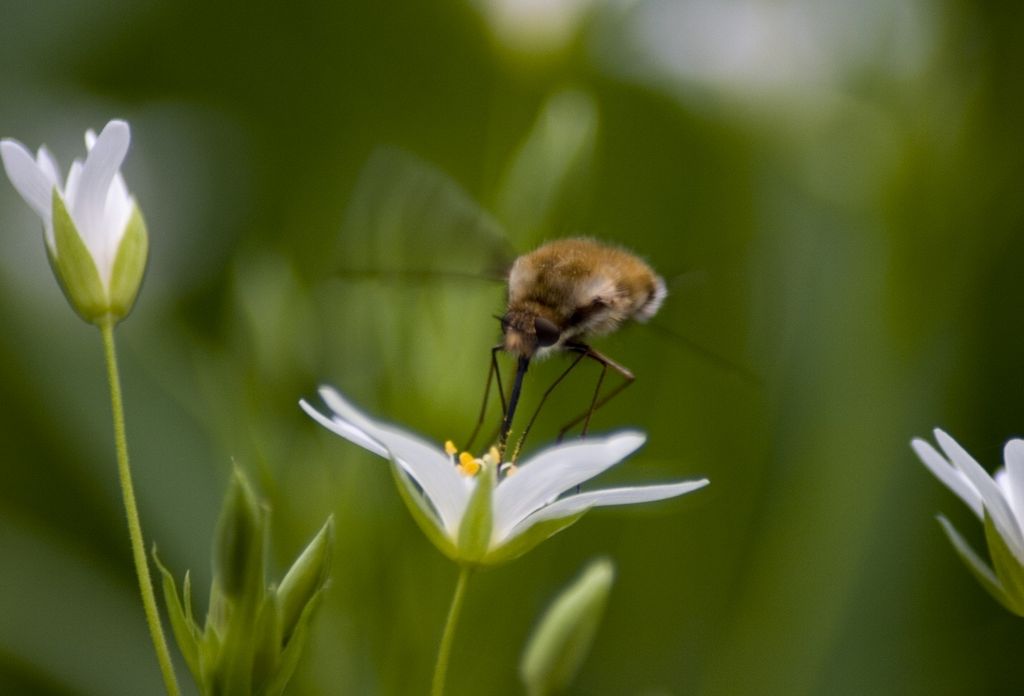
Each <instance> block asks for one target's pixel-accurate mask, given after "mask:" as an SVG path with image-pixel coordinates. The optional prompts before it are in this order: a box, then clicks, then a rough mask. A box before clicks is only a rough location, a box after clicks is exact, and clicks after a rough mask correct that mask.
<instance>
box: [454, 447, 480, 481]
mask: <svg viewBox="0 0 1024 696" xmlns="http://www.w3.org/2000/svg"><path fill="white" fill-rule="evenodd" d="M459 471H460V472H462V475H463V476H476V475H477V474H478V473H479V472H480V460H479V459H476V458H475V457H473V455H472V454H470V453H469V452H463V453H462V454H460V455H459Z"/></svg>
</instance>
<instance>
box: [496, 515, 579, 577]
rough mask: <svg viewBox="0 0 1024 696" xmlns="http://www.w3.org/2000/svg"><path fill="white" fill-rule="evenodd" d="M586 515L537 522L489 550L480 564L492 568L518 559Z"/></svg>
mask: <svg viewBox="0 0 1024 696" xmlns="http://www.w3.org/2000/svg"><path fill="white" fill-rule="evenodd" d="M586 513H587V511H586V510H581V511H580V512H577V513H575V514H572V515H569V516H568V517H559V518H557V519H553V520H544V521H543V522H538V523H537V524H535V525H533V526H532V527H530V528H529V529H527V530H526V531H524V532H522V533H520V534H517V535H516V536H514V537H513V538H512V539H510V540H508V541H507V542H505V543H504V544H502V545H501V546H499V547H498V548H496V549H491V551H490V553H488V554H487V555H486V556H484V558H483V559H482V560H481V562H480V564H481V565H488V566H493V565H499V564H501V563H507V562H508V561H511V560H514V559H516V558H519V557H520V556H522V555H523V554H524V553H526V552H527V551H530V550H531V549H533V547H534V546H536V545H537V544H539V543H541V542H542V541H544V540H546V539H548V538H550V537H552V536H554V535H555V534H558V533H559V532H560V531H562V530H563V529H565V528H566V527H570V526H572V525H573V524H575V523H576V520H578V519H579V518H581V517H583V515H585V514H586Z"/></svg>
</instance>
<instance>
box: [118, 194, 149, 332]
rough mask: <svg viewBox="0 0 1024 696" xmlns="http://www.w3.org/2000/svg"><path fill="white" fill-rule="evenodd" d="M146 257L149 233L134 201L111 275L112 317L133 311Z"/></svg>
mask: <svg viewBox="0 0 1024 696" xmlns="http://www.w3.org/2000/svg"><path fill="white" fill-rule="evenodd" d="M148 258H149V235H148V234H147V233H146V223H145V221H144V220H143V219H142V213H141V212H139V207H138V206H137V205H134V204H133V205H132V214H131V217H130V218H129V219H128V226H127V227H126V228H125V231H124V236H123V237H122V238H121V244H120V246H118V248H117V257H116V258H115V259H114V268H113V269H112V271H111V275H110V313H111V314H112V315H113V316H114V317H115V318H117V319H123V318H124V317H126V316H128V313H129V312H130V311H132V305H134V304H135V297H136V296H137V295H138V293H139V286H141V285H142V277H143V275H144V274H145V273H146V260H147V259H148Z"/></svg>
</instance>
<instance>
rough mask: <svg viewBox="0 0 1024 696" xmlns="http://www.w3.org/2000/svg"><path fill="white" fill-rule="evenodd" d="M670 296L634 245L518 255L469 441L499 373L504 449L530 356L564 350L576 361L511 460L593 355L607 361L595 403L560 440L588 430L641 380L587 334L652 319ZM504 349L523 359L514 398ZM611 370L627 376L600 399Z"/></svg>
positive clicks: (577, 245)
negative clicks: (503, 373)
mask: <svg viewBox="0 0 1024 696" xmlns="http://www.w3.org/2000/svg"><path fill="white" fill-rule="evenodd" d="M666 294H667V291H666V289H665V282H664V281H663V280H662V279H661V278H660V277H659V276H658V275H657V274H655V272H654V271H653V270H652V269H651V267H650V266H648V265H647V264H646V263H645V262H644V261H642V260H641V259H639V258H638V257H637V256H635V255H633V254H631V253H629V252H628V251H625V250H623V249H619V248H617V247H614V246H609V245H607V244H603V243H601V242H598V241H596V240H593V239H586V238H574V239H562V240H558V241H554V242H549V243H547V244H545V245H543V246H541V247H539V248H538V249H536V250H534V251H532V252H530V253H528V254H524V255H522V256H520V257H519V258H517V259H516V261H515V263H513V265H512V269H511V271H510V272H509V275H508V308H507V310H506V311H505V314H504V316H502V317H501V318H500V319H501V329H502V334H503V338H502V342H501V343H499V344H498V345H496V346H494V347H493V348H492V349H491V366H490V370H489V372H488V376H487V384H486V387H485V391H484V401H483V405H482V407H481V410H480V418H479V420H478V422H477V425H476V428H475V429H474V430H473V434H472V436H471V437H470V445H471V444H472V441H473V440H474V439H475V438H476V435H477V433H478V432H479V430H480V425H481V423H482V422H483V419H484V414H485V411H486V409H487V398H488V395H489V393H490V387H491V381H492V379H493V377H494V375H495V374H496V373H498V380H497V382H498V394H499V397H500V399H501V403H502V412H503V417H502V421H501V426H500V429H499V435H498V448H499V450H500V451H501V452H502V453H504V451H505V447H506V443H507V440H508V434H509V431H510V430H511V427H512V419H513V417H514V416H515V412H516V406H517V405H518V403H519V395H520V392H521V390H522V384H523V377H524V376H525V375H526V371H527V369H528V368H529V366H530V362H531V361H533V360H538V359H541V358H543V357H545V356H547V355H550V354H551V353H554V352H557V351H569V352H572V353H576V354H577V355H576V359H575V360H573V362H572V363H571V364H570V365H569V366H568V367H567V368H566V369H565V370H564V371H563V372H562V373H561V374H560V375H559V376H558V378H557V379H555V381H554V382H552V384H551V385H550V386H549V387H548V388H547V390H546V391H545V392H544V394H543V395H542V396H541V399H540V402H539V403H538V405H537V409H536V411H534V413H533V416H532V417H531V418H530V421H529V423H528V424H527V426H526V428H525V429H524V430H523V433H522V435H521V436H520V438H519V444H518V445H517V446H516V449H515V451H514V452H513V455H512V457H511V459H512V460H515V458H516V456H517V455H518V451H519V448H520V447H521V446H522V443H523V440H524V439H525V438H526V435H527V434H528V433H529V431H530V428H531V427H532V426H533V422H534V421H535V420H536V418H537V414H538V413H539V412H540V409H541V407H542V406H543V405H544V402H545V401H546V400H547V397H548V396H549V395H550V394H551V392H552V391H553V390H554V388H555V387H556V386H558V384H559V383H560V382H561V381H562V380H563V379H565V377H566V376H567V375H568V374H569V373H570V372H572V370H573V368H575V367H576V366H577V365H578V364H579V363H580V362H581V361H582V360H583V359H584V358H590V359H591V360H594V361H595V362H597V363H598V364H599V365H601V374H600V377H599V378H598V381H597V386H596V388H595V389H594V395H593V397H592V398H591V401H590V407H589V408H588V409H587V410H586V411H585V412H584V413H582V414H580V415H579V416H577V417H576V418H575V419H573V420H572V421H570V422H569V423H568V424H567V425H566V426H565V427H563V428H562V430H561V432H560V433H559V439H561V438H562V437H563V436H564V435H565V432H566V431H567V430H569V429H570V428H572V427H573V426H574V425H576V424H577V423H579V422H580V421H583V427H582V432H581V434H582V435H586V433H587V429H588V428H589V426H590V417H591V416H592V415H593V413H594V411H595V410H597V409H598V408H600V407H601V406H603V405H604V404H606V403H607V402H608V401H609V400H611V399H612V398H613V397H615V396H616V395H618V394H619V392H621V391H622V390H623V389H625V388H626V387H627V386H629V385H630V384H631V383H632V382H633V380H634V376H633V373H632V372H630V371H629V370H628V369H626V368H625V367H623V366H622V365H620V364H618V363H617V362H615V361H614V360H612V359H611V358H608V357H607V356H605V355H602V354H601V353H599V352H598V351H596V350H594V349H593V348H591V347H590V345H588V344H587V343H586V340H587V338H588V337H590V336H600V335H604V334H609V333H612V332H613V331H615V330H616V329H617V328H619V326H620V325H621V324H622V323H623V322H625V321H627V320H630V319H632V320H636V321H641V322H643V321H647V320H648V319H650V318H651V317H653V316H654V314H655V313H656V312H657V311H658V308H659V307H660V306H661V303H662V301H663V300H664V299H665V296H666ZM502 350H504V351H505V352H507V353H509V354H511V355H513V356H515V357H516V358H517V363H516V374H515V379H514V381H513V383H512V388H511V391H510V393H509V399H508V402H507V403H506V401H505V394H504V392H503V390H502V386H501V377H500V373H499V370H498V359H497V354H498V352H499V351H502ZM608 368H611V369H613V370H615V371H616V372H618V373H619V374H620V375H622V377H623V378H624V380H625V381H624V382H623V383H622V384H621V385H619V386H618V387H617V388H615V389H614V390H612V391H611V392H609V393H608V394H606V395H605V396H604V397H603V398H599V396H600V393H601V386H602V384H603V383H604V378H605V375H606V373H607V372H608Z"/></svg>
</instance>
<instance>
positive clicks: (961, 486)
mask: <svg viewBox="0 0 1024 696" xmlns="http://www.w3.org/2000/svg"><path fill="white" fill-rule="evenodd" d="M910 446H911V447H913V448H914V452H915V453H917V456H918V458H919V459H920V460H921V461H922V462H923V463H924V465H925V466H926V467H928V470H929V471H931V472H932V473H933V474H935V477H936V478H937V479H939V480H940V481H942V482H943V483H944V484H946V488H948V489H949V490H951V491H953V492H954V493H956V495H957V497H959V498H960V500H962V501H964V502H965V503H967V505H968V507H970V508H971V510H973V511H974V514H975V515H977V516H978V519H979V520H980V519H983V518H984V511H983V510H982V506H981V494H980V493H978V489H977V488H975V487H974V484H972V483H971V482H970V480H969V479H968V478H967V476H965V475H964V473H963V472H962V471H960V470H959V469H957V468H956V467H955V466H953V465H952V464H951V463H950V462H949V461H948V460H947V459H946V458H945V457H943V456H942V455H941V454H939V453H938V451H936V449H935V448H934V447H932V445H931V443H930V442H926V441H924V440H922V439H921V438H915V439H914V440H913V441H911V443H910Z"/></svg>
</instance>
